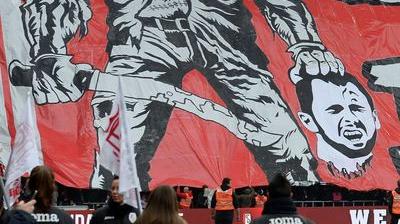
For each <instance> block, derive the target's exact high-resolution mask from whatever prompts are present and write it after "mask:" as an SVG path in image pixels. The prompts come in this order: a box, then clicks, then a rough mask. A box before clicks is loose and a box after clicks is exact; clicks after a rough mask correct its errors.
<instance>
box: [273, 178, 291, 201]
mask: <svg viewBox="0 0 400 224" xmlns="http://www.w3.org/2000/svg"><path fill="white" fill-rule="evenodd" d="M268 192H269V198H271V199H272V198H288V197H290V195H291V193H292V190H291V187H290V183H289V181H288V180H287V179H286V177H285V176H283V175H282V174H280V173H279V174H277V175H276V176H275V177H274V178H273V179H272V181H271V182H270V183H269V186H268Z"/></svg>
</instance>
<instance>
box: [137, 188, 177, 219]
mask: <svg viewBox="0 0 400 224" xmlns="http://www.w3.org/2000/svg"><path fill="white" fill-rule="evenodd" d="M180 220H181V219H180V218H179V215H178V203H177V197H176V192H175V191H174V189H173V188H172V187H170V186H159V187H157V188H156V189H154V190H153V191H152V192H151V194H150V197H149V201H148V203H147V207H146V208H145V209H144V211H143V213H142V215H141V216H140V217H139V218H138V220H137V221H136V224H148V223H159V224H181V221H180Z"/></svg>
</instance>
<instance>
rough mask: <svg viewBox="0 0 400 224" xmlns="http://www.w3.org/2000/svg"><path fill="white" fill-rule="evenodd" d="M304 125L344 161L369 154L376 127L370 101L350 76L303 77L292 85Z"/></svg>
mask: <svg viewBox="0 0 400 224" xmlns="http://www.w3.org/2000/svg"><path fill="white" fill-rule="evenodd" d="M296 92H297V97H298V100H299V103H300V107H301V112H299V113H298V116H299V118H300V120H301V121H302V123H303V124H304V126H305V127H306V128H307V129H308V130H310V131H312V132H314V133H316V134H317V136H320V137H321V138H319V140H318V141H324V142H326V143H327V144H328V145H330V146H331V147H332V148H333V149H335V150H337V151H339V152H340V153H342V154H343V155H345V156H346V157H348V158H358V157H363V156H366V155H368V154H370V153H371V151H372V149H373V147H374V145H375V140H376V134H377V131H376V130H377V129H379V128H380V123H379V120H378V116H377V112H376V110H375V108H374V104H373V102H372V98H371V97H370V96H369V94H368V92H367V91H366V90H365V89H364V87H363V86H362V85H361V84H360V83H359V82H358V81H357V79H356V78H354V77H353V76H352V75H351V74H348V73H345V74H344V76H338V75H337V74H328V75H325V76H310V75H308V76H305V77H304V78H303V79H302V80H301V81H299V82H298V83H297V84H296Z"/></svg>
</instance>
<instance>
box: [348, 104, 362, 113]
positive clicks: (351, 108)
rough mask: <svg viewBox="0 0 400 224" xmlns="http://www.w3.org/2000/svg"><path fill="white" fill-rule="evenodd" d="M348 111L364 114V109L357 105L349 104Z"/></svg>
mask: <svg viewBox="0 0 400 224" xmlns="http://www.w3.org/2000/svg"><path fill="white" fill-rule="evenodd" d="M349 108H350V111H355V112H364V111H365V107H363V106H360V105H357V104H351V105H350V106H349Z"/></svg>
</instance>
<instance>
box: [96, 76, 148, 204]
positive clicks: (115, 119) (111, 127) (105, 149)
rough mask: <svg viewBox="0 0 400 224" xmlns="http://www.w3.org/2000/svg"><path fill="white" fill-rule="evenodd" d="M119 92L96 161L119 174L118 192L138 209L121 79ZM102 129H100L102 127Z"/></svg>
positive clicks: (133, 157)
mask: <svg viewBox="0 0 400 224" xmlns="http://www.w3.org/2000/svg"><path fill="white" fill-rule="evenodd" d="M118 86H119V88H118V92H117V93H116V98H115V100H114V103H115V105H116V106H114V107H113V109H112V111H111V113H110V116H109V119H108V121H107V124H99V126H100V127H101V126H104V127H105V128H104V129H103V130H104V132H105V134H104V135H103V136H104V139H100V140H99V142H100V144H101V147H100V152H99V156H98V159H99V163H100V164H101V165H102V166H104V167H105V168H106V169H108V170H110V171H111V172H112V173H113V174H116V175H119V192H120V193H121V194H123V195H124V203H126V204H129V205H131V206H133V207H136V208H138V209H141V204H140V200H139V199H140V195H139V192H140V190H141V189H140V182H139V177H138V175H137V169H136V160H135V156H136V155H135V152H134V148H133V142H132V139H133V138H132V137H131V136H129V131H128V130H129V129H128V124H127V119H126V115H125V112H126V105H125V102H124V97H123V90H122V83H121V79H119V82H118ZM103 130H101V131H103Z"/></svg>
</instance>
